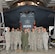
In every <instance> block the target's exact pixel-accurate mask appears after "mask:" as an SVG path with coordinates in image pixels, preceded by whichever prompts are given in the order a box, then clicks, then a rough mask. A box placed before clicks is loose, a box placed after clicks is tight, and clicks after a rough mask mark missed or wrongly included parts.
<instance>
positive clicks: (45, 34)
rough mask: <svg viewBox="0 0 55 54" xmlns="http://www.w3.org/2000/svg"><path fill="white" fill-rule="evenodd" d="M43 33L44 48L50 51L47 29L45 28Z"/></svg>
mask: <svg viewBox="0 0 55 54" xmlns="http://www.w3.org/2000/svg"><path fill="white" fill-rule="evenodd" d="M42 31H43V35H42V38H43V46H44V49H45V50H46V51H47V50H48V39H49V36H48V33H47V31H46V28H43V29H42Z"/></svg>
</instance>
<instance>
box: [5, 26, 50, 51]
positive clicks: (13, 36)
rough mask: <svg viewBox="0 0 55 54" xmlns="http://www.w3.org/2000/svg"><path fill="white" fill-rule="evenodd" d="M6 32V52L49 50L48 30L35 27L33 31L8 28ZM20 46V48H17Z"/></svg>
mask: <svg viewBox="0 0 55 54" xmlns="http://www.w3.org/2000/svg"><path fill="white" fill-rule="evenodd" d="M6 30H7V31H6V32H5V40H6V51H7V52H8V51H9V49H11V50H15V51H16V50H17V48H19V50H23V51H28V50H32V51H37V50H40V51H41V50H43V49H45V50H46V51H47V50H48V39H49V36H48V32H47V30H46V28H43V27H36V26H34V27H33V28H32V29H29V28H24V29H23V30H19V28H17V29H14V28H12V29H11V31H10V28H9V27H7V29H6ZM18 45H19V47H17V46H18Z"/></svg>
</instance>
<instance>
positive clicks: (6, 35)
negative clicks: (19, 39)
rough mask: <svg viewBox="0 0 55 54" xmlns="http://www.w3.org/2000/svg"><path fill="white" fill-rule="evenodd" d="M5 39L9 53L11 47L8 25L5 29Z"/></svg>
mask: <svg viewBox="0 0 55 54" xmlns="http://www.w3.org/2000/svg"><path fill="white" fill-rule="evenodd" d="M5 31H6V32H5V40H6V51H7V53H9V49H10V28H9V27H7V28H6V29H5Z"/></svg>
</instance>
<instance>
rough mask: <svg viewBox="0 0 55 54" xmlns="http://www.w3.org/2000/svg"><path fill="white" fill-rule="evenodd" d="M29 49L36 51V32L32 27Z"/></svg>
mask: <svg viewBox="0 0 55 54" xmlns="http://www.w3.org/2000/svg"><path fill="white" fill-rule="evenodd" d="M30 48H31V50H34V51H36V50H37V46H36V34H35V30H34V28H32V32H31V46H30Z"/></svg>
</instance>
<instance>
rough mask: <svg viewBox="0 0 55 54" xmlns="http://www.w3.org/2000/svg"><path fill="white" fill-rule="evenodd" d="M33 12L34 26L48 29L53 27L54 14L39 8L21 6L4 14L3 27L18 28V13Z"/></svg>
mask: <svg viewBox="0 0 55 54" xmlns="http://www.w3.org/2000/svg"><path fill="white" fill-rule="evenodd" d="M25 11H34V12H35V20H36V26H44V27H46V28H47V27H49V26H53V25H54V14H55V12H53V11H51V10H49V9H47V8H43V7H40V6H38V7H37V6H27V5H25V6H21V7H17V8H14V9H11V10H8V11H7V12H4V19H5V26H9V27H11V28H12V27H14V28H17V27H19V20H20V12H25Z"/></svg>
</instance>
